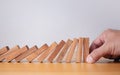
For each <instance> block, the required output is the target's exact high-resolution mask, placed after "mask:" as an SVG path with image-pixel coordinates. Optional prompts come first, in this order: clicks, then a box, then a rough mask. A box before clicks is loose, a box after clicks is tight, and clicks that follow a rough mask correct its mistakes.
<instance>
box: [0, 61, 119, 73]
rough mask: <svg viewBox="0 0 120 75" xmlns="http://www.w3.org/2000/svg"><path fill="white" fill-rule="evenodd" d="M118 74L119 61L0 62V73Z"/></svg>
mask: <svg viewBox="0 0 120 75" xmlns="http://www.w3.org/2000/svg"><path fill="white" fill-rule="evenodd" d="M73 74H74V75H96V74H97V75H102V74H103V75H120V63H113V62H102V63H101V62H99V63H95V64H87V63H0V75H73Z"/></svg>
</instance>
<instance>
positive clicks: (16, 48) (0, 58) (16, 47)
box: [0, 45, 20, 61]
mask: <svg viewBox="0 0 120 75" xmlns="http://www.w3.org/2000/svg"><path fill="white" fill-rule="evenodd" d="M19 48H20V47H19V46H18V45H17V46H15V47H13V48H11V49H10V50H9V51H7V52H6V53H4V54H3V55H1V56H0V61H3V60H4V59H5V57H6V56H7V55H9V54H11V53H12V52H14V51H15V50H18V49H19Z"/></svg>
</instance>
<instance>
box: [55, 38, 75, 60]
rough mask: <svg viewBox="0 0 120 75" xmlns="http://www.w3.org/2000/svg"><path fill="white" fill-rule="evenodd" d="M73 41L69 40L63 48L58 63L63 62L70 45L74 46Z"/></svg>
mask: <svg viewBox="0 0 120 75" xmlns="http://www.w3.org/2000/svg"><path fill="white" fill-rule="evenodd" d="M72 42H73V41H72V40H70V39H68V40H67V42H66V44H65V45H64V46H63V48H62V50H61V53H60V54H59V56H58V57H57V59H56V62H62V59H63V58H64V56H65V54H66V52H67V50H68V48H69V47H70V45H71V44H72Z"/></svg>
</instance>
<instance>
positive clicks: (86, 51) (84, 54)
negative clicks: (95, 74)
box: [83, 38, 89, 62]
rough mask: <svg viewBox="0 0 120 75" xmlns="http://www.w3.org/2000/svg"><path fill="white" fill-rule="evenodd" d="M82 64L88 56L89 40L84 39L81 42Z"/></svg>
mask: <svg viewBox="0 0 120 75" xmlns="http://www.w3.org/2000/svg"><path fill="white" fill-rule="evenodd" d="M83 49H84V51H83V62H86V58H87V56H88V54H89V38H84V40H83Z"/></svg>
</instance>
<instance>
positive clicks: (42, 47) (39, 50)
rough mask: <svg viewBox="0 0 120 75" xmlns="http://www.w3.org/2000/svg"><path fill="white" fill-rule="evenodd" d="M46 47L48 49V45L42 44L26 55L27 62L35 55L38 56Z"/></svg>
mask: <svg viewBox="0 0 120 75" xmlns="http://www.w3.org/2000/svg"><path fill="white" fill-rule="evenodd" d="M47 49H48V45H47V44H44V45H43V46H41V47H40V48H39V49H38V50H36V51H35V52H33V53H32V54H31V55H29V56H27V57H26V59H27V60H28V61H29V62H32V60H34V59H35V58H36V57H37V56H39V55H40V54H41V53H42V52H44V51H46V50H47Z"/></svg>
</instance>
